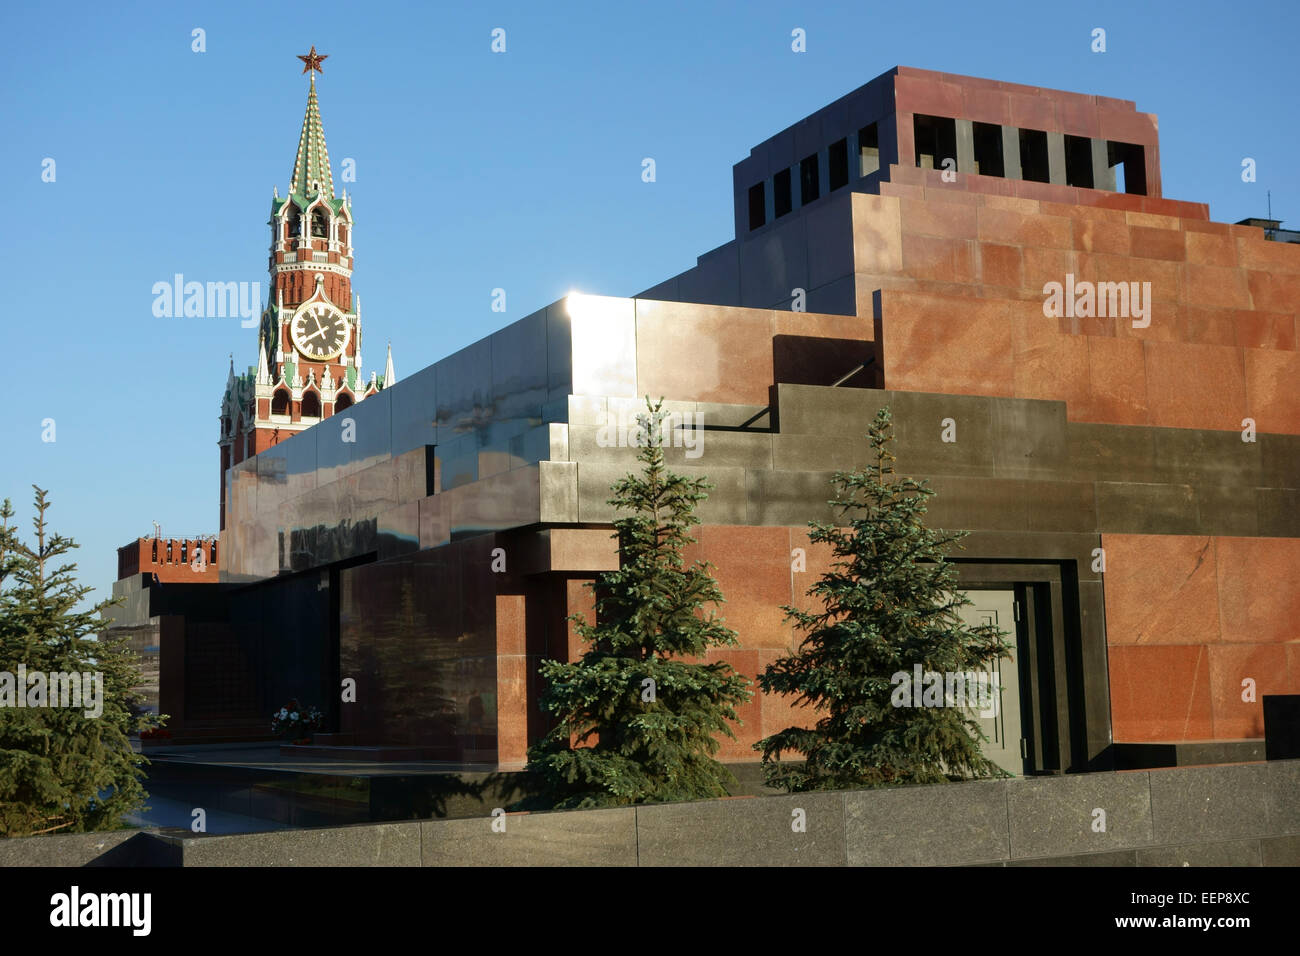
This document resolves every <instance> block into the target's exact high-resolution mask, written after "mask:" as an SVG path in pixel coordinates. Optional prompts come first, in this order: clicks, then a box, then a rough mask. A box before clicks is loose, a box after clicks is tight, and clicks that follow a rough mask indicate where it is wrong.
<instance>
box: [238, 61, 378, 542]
mask: <svg viewBox="0 0 1300 956" xmlns="http://www.w3.org/2000/svg"><path fill="white" fill-rule="evenodd" d="M325 58H326V56H325V54H320V53H317V52H316V47H315V46H313V47H312V48H311V52H309V53H307V54H306V55H302V56H299V57H298V59H300V60H301V61H302V62H303V72H304V73H307V74H308V75H309V77H310V79H309V89H308V93H307V113H306V115H305V116H304V117H303V121H302V132H301V134H299V137H298V151H297V153H296V155H295V156H294V160H293V175H292V177H291V178H290V180H289V187H288V194H287V195H286V196H284V197H283V198H281V196H280V191H279V188H278V187H277V188H276V189H275V190H274V195H273V198H272V200H271V219H270V221H269V223H268V225H269V226H270V227H271V255H270V272H271V278H270V295H269V300H270V301H269V304H268V305H267V307H266V309H265V310H264V311H263V312H262V317H261V322H260V323H259V326H258V333H257V364H256V365H251V366H249V367H248V371H247V372H246V373H244V374H242V375H236V374H235V366H234V361H233V359H232V361H231V364H230V371H229V374H228V377H227V379H226V390H225V394H224V396H223V397H222V400H221V437H220V440H219V442H218V444H219V445H220V448H221V475H220V479H221V525H220V527H221V528H222V529H224V528H225V526H226V471H227V470H228V469H229V468H231V467H232V466H234V465H237V464H239V463H240V462H241V461H243V460H244V459H245V458H248V457H249V456H251V455H256V454H257V453H258V452H261V451H265V450H266V449H267V448H270V447H271V446H272V445H275V444H277V443H278V442H280V441H283V440H284V439H286V438H288V437H290V436H291V435H293V434H295V433H297V432H300V431H303V430H304V429H307V428H310V427H311V426H312V425H314V424H316V423H317V422H319V421H321V420H322V419H325V418H328V417H330V416H331V415H334V414H337V413H339V412H342V411H344V410H345V409H346V408H348V407H349V406H351V405H353V404H354V403H356V402H359V401H363V400H364V399H365V398H366V397H367V396H368V395H373V394H374V393H375V392H377V391H379V390H380V389H383V388H386V387H388V386H390V385H392V384H393V382H394V381H395V380H396V377H395V375H394V374H393V353H392V347H391V346H390V347H389V349H388V355H387V359H386V362H385V366H384V372H383V374H382V375H378V374H376V373H375V372H373V371H372V372H371V373H370V377H369V379H368V380H367V379H366V378H364V377H363V375H362V365H361V301H360V299H359V298H358V297H357V296H355V295H354V294H353V291H352V264H353V259H352V239H353V221H352V201H351V200H350V199H349V198H348V194H347V191H346V190H344V192H343V196H342V197H341V198H339V197H337V196H336V195H335V193H334V175H333V173H332V172H331V171H330V160H329V152H328V151H327V150H326V148H325V131H324V128H323V127H322V125H321V118H320V106H319V104H318V103H317V101H316V74H317V73H321V72H322V69H321V62H322V61H323V60H324V59H325Z"/></svg>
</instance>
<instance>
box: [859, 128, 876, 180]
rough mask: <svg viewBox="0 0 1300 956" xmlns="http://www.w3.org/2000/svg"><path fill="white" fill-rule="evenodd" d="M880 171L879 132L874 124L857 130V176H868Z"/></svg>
mask: <svg viewBox="0 0 1300 956" xmlns="http://www.w3.org/2000/svg"><path fill="white" fill-rule="evenodd" d="M878 169H880V130H879V129H877V128H876V124H875V123H872V124H871V125H869V126H864V127H862V129H860V130H858V176H870V175H871V174H872V173H874V172H876V171H877V170H878Z"/></svg>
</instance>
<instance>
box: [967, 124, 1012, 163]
mask: <svg viewBox="0 0 1300 956" xmlns="http://www.w3.org/2000/svg"><path fill="white" fill-rule="evenodd" d="M971 131H972V133H973V134H974V136H973V138H974V140H975V172H977V173H979V174H980V175H981V176H1005V175H1006V167H1005V166H1004V164H1003V161H1002V127H1001V126H996V125H994V124H992V123H972V124H971Z"/></svg>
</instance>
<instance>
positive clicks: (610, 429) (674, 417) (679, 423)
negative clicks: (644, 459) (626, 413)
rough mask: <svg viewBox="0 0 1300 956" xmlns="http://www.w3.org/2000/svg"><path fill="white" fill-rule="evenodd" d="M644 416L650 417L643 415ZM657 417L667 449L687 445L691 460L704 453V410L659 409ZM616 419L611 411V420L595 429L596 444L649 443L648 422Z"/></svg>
mask: <svg viewBox="0 0 1300 956" xmlns="http://www.w3.org/2000/svg"><path fill="white" fill-rule="evenodd" d="M642 417H643V418H645V419H646V420H648V418H649V416H645V415H644V414H643V416H642ZM658 417H659V433H660V435H661V436H662V437H663V445H664V447H665V448H667V447H670V446H671V447H673V448H685V449H686V452H685V454H686V457H687V458H692V459H693V458H699V457H700V456H701V455H702V454H704V413H703V412H660V413H659V416H658ZM613 418H614V416H613V413H611V421H608V422H606V424H604V425H601V426H600V428H598V429H597V430H596V444H597V445H599V446H600V447H601V448H644V447H645V446H646V445H647V444H649V441H650V432H649V431H647V429H646V426H645V424H643V423H642V422H640V421H636V420H627V419H625V418H623V417H622V416H619V417H618V420H617V421H614V420H612V419H613Z"/></svg>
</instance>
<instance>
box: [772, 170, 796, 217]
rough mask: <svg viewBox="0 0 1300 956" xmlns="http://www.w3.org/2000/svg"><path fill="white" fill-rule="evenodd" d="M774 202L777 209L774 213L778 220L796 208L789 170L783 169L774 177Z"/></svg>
mask: <svg viewBox="0 0 1300 956" xmlns="http://www.w3.org/2000/svg"><path fill="white" fill-rule="evenodd" d="M772 200H773V203H772V204H773V206H774V207H775V209H774V210H773V212H774V213H775V215H776V217H777V218H778V219H780V218H781V217H782V216H784V215H785V214H786V213H788V212H789V211H790V210H791V209H793V208H794V202H793V194H792V193H791V190H790V170H789V169H783V170H781V171H780V172H779V173H777V174H776V175H775V176H773V177H772Z"/></svg>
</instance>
